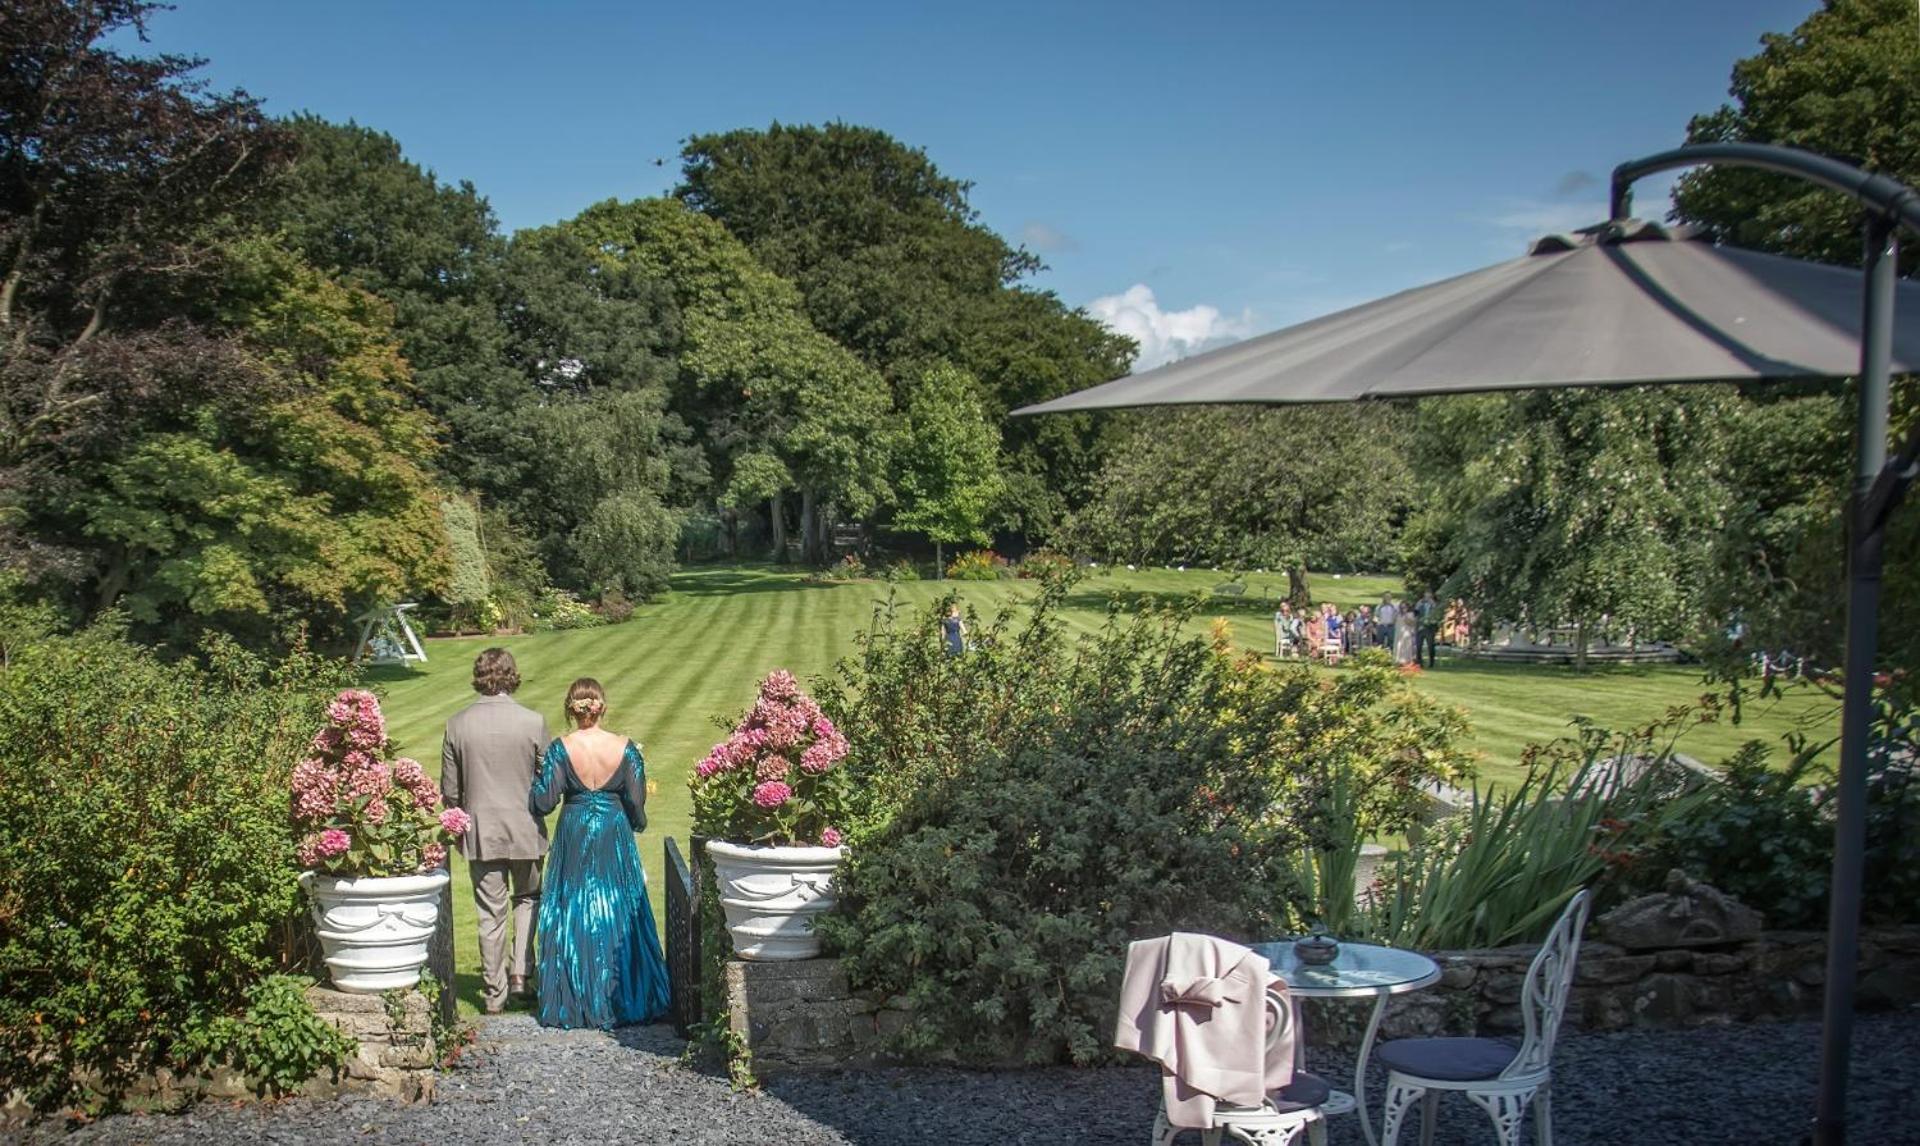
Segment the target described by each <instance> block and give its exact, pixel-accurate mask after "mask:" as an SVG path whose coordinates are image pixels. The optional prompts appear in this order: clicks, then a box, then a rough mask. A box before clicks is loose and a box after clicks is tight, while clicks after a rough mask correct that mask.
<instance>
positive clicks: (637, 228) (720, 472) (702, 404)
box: [564, 199, 891, 560]
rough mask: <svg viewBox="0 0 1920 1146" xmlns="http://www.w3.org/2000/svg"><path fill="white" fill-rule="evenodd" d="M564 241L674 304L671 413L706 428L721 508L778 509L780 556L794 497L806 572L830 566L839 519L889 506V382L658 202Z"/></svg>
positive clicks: (714, 230)
mask: <svg viewBox="0 0 1920 1146" xmlns="http://www.w3.org/2000/svg"><path fill="white" fill-rule="evenodd" d="M564 229H565V230H566V231H568V232H569V233H570V234H571V235H573V236H574V237H575V238H576V239H577V240H578V241H579V242H581V243H582V244H583V245H584V248H585V249H588V250H591V251H592V252H594V254H595V257H596V258H598V259H599V260H601V261H602V262H603V263H604V264H605V265H606V266H607V268H608V270H609V273H614V272H623V273H637V274H640V275H642V276H643V277H645V278H648V279H651V280H653V281H656V282H659V283H661V284H663V285H664V286H665V288H666V290H667V291H668V292H669V294H670V296H671V298H672V300H673V302H674V305H675V307H676V309H677V313H678V315H679V318H680V323H681V326H680V338H681V341H680V343H679V345H678V348H677V361H678V364H679V379H678V381H677V382H676V383H675V397H674V402H673V408H674V409H675V410H676V411H678V412H679V413H680V414H681V415H682V417H683V418H684V419H685V421H686V422H687V423H688V424H689V425H691V426H694V427H697V428H698V430H699V433H700V436H701V438H702V440H703V441H704V443H705V445H706V446H707V448H708V451H709V456H710V458H711V461H712V465H713V473H714V476H715V478H716V480H717V482H718V484H719V488H720V490H721V493H720V497H719V500H720V501H721V502H722V503H723V504H726V505H732V506H741V505H744V504H747V503H748V502H749V501H750V500H751V499H753V498H757V497H762V496H764V497H766V498H767V499H768V510H769V516H770V525H771V526H772V530H773V533H774V536H775V539H776V551H777V552H783V551H784V532H783V531H784V529H785V524H786V518H787V513H786V510H787V506H788V502H789V499H790V498H791V497H793V496H795V495H797V498H798V501H799V522H798V524H799V526H800V534H801V547H802V552H803V555H804V556H805V557H806V559H808V560H816V559H819V558H820V557H822V556H823V554H824V545H825V540H826V538H827V536H828V533H827V530H828V527H829V525H830V524H831V514H830V512H829V510H830V509H833V510H838V511H839V512H842V513H846V514H851V515H853V516H854V517H861V516H864V515H867V514H870V513H872V512H873V510H874V509H875V508H876V507H877V506H878V505H880V504H882V503H884V502H886V501H887V500H889V499H890V497H891V492H890V490H889V489H888V487H887V480H886V478H887V465H888V457H887V448H886V447H887V440H888V423H889V420H890V413H891V409H890V399H889V396H888V392H887V387H886V384H885V382H884V381H883V380H882V379H881V377H880V376H879V374H877V373H876V372H875V371H873V370H872V369H871V368H869V367H867V366H866V365H864V364H863V363H862V362H861V361H860V360H859V359H858V358H856V357H855V356H854V355H853V354H851V353H849V352H848V351H847V350H845V349H844V348H842V347H841V346H839V345H837V344H836V343H835V342H834V341H833V340H832V339H830V338H828V337H826V336H825V335H824V334H822V333H821V332H820V331H818V330H817V329H815V328H814V326H813V325H812V323H810V322H809V321H808V320H807V316H806V314H805V312H804V311H803V310H802V309H801V299H800V295H799V293H798V292H797V291H796V290H795V289H794V287H793V285H792V284H791V283H789V282H787V281H786V280H784V279H782V278H781V277H780V276H778V275H776V274H774V273H772V272H771V271H769V270H768V269H767V268H766V267H764V266H762V265H760V263H759V261H758V260H756V259H755V258H754V257H753V254H752V252H750V251H749V250H747V248H746V247H745V246H744V245H743V244H741V242H740V241H739V240H738V239H736V238H735V237H733V236H732V235H730V234H729V233H728V232H727V230H726V229H725V228H724V227H722V226H720V225H719V224H718V223H716V222H715V221H714V220H712V219H708V218H705V217H704V216H701V215H698V214H695V213H694V212H692V211H689V210H688V209H687V208H686V207H685V206H683V205H682V204H680V203H678V202H676V201H674V200H670V199H654V200H636V201H633V202H628V203H619V202H607V203H602V204H599V205H597V206H594V207H591V208H589V209H588V210H587V211H585V212H583V213H582V214H581V215H580V217H579V218H577V219H575V220H573V221H572V222H570V223H567V224H565V225H564Z"/></svg>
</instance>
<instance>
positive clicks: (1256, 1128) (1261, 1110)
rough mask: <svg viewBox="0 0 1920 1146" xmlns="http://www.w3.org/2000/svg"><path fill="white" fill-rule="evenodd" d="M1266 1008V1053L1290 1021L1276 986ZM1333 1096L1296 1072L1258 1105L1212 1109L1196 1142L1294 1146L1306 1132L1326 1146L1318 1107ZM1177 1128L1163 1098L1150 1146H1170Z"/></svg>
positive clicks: (1317, 1082)
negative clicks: (1209, 1120)
mask: <svg viewBox="0 0 1920 1146" xmlns="http://www.w3.org/2000/svg"><path fill="white" fill-rule="evenodd" d="M1266 1003H1267V1049H1268V1050H1272V1049H1273V1045H1274V1043H1276V1042H1278V1041H1279V1040H1280V1038H1281V1037H1282V1036H1283V1035H1285V1034H1286V1032H1287V1026H1288V1024H1290V1023H1292V1022H1293V1008H1292V1007H1291V1006H1290V1005H1288V1002H1287V996H1286V986H1285V985H1284V984H1275V985H1273V986H1271V987H1269V988H1267V997H1266ZM1331 1093H1332V1089H1331V1088H1330V1087H1329V1086H1328V1085H1327V1083H1326V1082H1325V1081H1324V1080H1323V1079H1321V1078H1320V1077H1319V1076H1318V1075H1312V1074H1308V1073H1307V1072H1305V1071H1295V1072H1294V1075H1293V1081H1292V1082H1290V1083H1288V1084H1287V1085H1286V1086H1284V1087H1282V1088H1280V1089H1279V1090H1276V1091H1274V1092H1273V1093H1272V1094H1270V1095H1268V1096H1267V1100H1266V1101H1265V1102H1262V1103H1261V1104H1260V1105H1258V1106H1233V1105H1230V1104H1228V1103H1224V1102H1223V1103H1218V1104H1216V1105H1215V1106H1214V1108H1213V1125H1212V1126H1211V1127H1209V1128H1207V1129H1205V1130H1202V1131H1201V1132H1200V1141H1201V1142H1202V1143H1204V1146H1220V1136H1221V1135H1222V1134H1225V1135H1227V1136H1228V1137H1229V1138H1232V1139H1233V1140H1235V1141H1237V1142H1245V1143H1247V1144H1248V1146H1292V1144H1293V1143H1295V1142H1298V1141H1299V1140H1300V1132H1301V1131H1302V1130H1305V1131H1306V1132H1307V1141H1308V1142H1309V1143H1311V1146H1326V1142H1327V1124H1326V1120H1325V1117H1324V1116H1323V1114H1322V1113H1321V1110H1320V1106H1321V1104H1322V1103H1324V1102H1326V1101H1327V1096H1328V1095H1329V1094H1331ZM1180 1129H1181V1128H1180V1127H1178V1126H1174V1125H1173V1124H1171V1123H1169V1122H1168V1121H1167V1104H1166V1100H1165V1098H1164V1096H1163V1097H1162V1099H1161V1102H1160V1107H1159V1109H1158V1110H1157V1111H1156V1112H1155V1113H1154V1117H1153V1146H1172V1143H1173V1140H1174V1138H1175V1137H1176V1136H1177V1135H1178V1134H1179V1133H1180Z"/></svg>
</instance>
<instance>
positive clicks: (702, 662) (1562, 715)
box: [369, 568, 1834, 1007]
mask: <svg viewBox="0 0 1920 1146" xmlns="http://www.w3.org/2000/svg"><path fill="white" fill-rule="evenodd" d="M1226 580H1227V578H1226V577H1225V576H1224V575H1222V574H1218V573H1211V572H1206V571H1201V570H1189V571H1185V572H1181V571H1175V570H1140V571H1136V572H1129V571H1126V570H1114V571H1102V572H1101V573H1100V574H1098V575H1096V576H1094V577H1092V578H1090V579H1089V580H1088V581H1086V582H1085V583H1083V584H1082V585H1080V586H1078V587H1077V588H1076V589H1075V591H1074V594H1073V596H1072V597H1071V598H1070V601H1069V604H1070V609H1069V611H1068V617H1067V619H1068V621H1069V623H1070V624H1071V625H1073V626H1075V627H1077V628H1080V629H1082V630H1085V631H1092V630H1093V629H1095V628H1096V627H1097V626H1098V625H1099V624H1100V623H1101V622H1102V619H1103V616H1104V613H1105V608H1106V604H1107V602H1108V600H1109V599H1110V598H1111V597H1113V596H1114V595H1115V594H1120V595H1123V596H1127V597H1139V596H1142V595H1151V596H1156V597H1159V598H1162V599H1169V600H1171V599H1175V598H1179V597H1185V596H1189V595H1191V594H1194V593H1210V592H1211V590H1212V589H1213V588H1214V587H1215V586H1216V585H1219V584H1221V583H1223V582H1224V581H1226ZM1246 583H1247V593H1246V595H1245V596H1243V597H1239V598H1232V597H1224V596H1223V597H1216V598H1214V599H1213V600H1212V601H1211V602H1210V603H1209V605H1208V608H1207V612H1208V614H1210V615H1217V616H1224V617H1227V618H1228V619H1229V621H1230V622H1231V624H1232V631H1233V635H1234V639H1235V640H1236V642H1238V643H1241V644H1243V645H1245V646H1246V647H1249V648H1254V649H1261V650H1269V651H1270V650H1271V648H1272V642H1273V637H1272V633H1273V628H1272V623H1271V621H1270V619H1269V618H1270V615H1271V605H1270V604H1268V603H1267V602H1268V601H1269V600H1270V599H1271V598H1272V597H1274V596H1277V595H1278V594H1280V593H1283V592H1284V591H1285V588H1286V580H1285V578H1284V577H1281V576H1277V575H1266V574H1253V575H1251V576H1249V577H1248V578H1247V579H1246ZM1394 587H1395V582H1394V581H1392V580H1390V579H1387V578H1379V577H1343V578H1339V579H1335V578H1333V577H1330V576H1320V577H1316V578H1315V579H1314V581H1313V591H1314V595H1315V597H1316V598H1317V599H1325V600H1332V601H1334V602H1336V603H1338V604H1340V605H1341V606H1342V607H1343V608H1344V607H1346V606H1347V605H1354V604H1361V603H1366V602H1373V601H1378V600H1379V598H1380V594H1381V593H1382V592H1384V591H1386V590H1388V589H1391V588H1394ZM949 588H953V589H957V590H959V592H960V593H961V595H962V596H963V598H964V599H965V600H967V601H968V602H969V603H971V604H972V605H974V606H975V607H976V608H978V609H979V610H980V611H981V612H983V613H991V612H992V611H993V610H994V609H995V608H996V607H998V606H999V605H1000V604H1002V603H1005V602H1007V601H1010V600H1014V599H1019V598H1023V597H1025V596H1027V595H1030V594H1031V593H1033V592H1034V586H1033V585H1032V584H1031V583H1029V582H1020V581H1000V582H967V583H960V582H948V583H944V584H943V583H939V582H931V581H922V582H908V583H904V584H900V585H897V586H891V585H887V584H884V583H878V582H859V583H852V584H832V585H828V584H817V583H811V582H808V581H805V580H803V579H802V578H801V577H799V576H797V575H794V574H790V573H784V572H776V571H773V570H770V569H766V568H729V569H693V570H688V571H685V572H683V573H681V574H679V575H677V576H676V577H675V578H674V583H673V591H672V593H671V594H669V595H668V596H667V597H666V598H665V599H663V600H661V601H659V602H656V603H654V604H651V605H647V606H645V607H643V608H641V609H640V610H638V611H637V612H636V613H635V614H634V619H633V620H632V621H631V622H629V623H627V624H623V625H614V626H611V627H608V628H603V629H588V630H582V631H578V632H569V633H541V634H536V635H532V636H524V637H506V638H493V639H481V638H473V639H463V640H445V641H433V642H430V643H429V644H428V646H427V651H428V655H429V657H430V658H431V660H430V661H429V663H428V664H427V665H425V666H423V667H421V668H418V669H413V670H408V671H399V670H386V669H381V670H374V671H372V672H371V673H370V674H369V676H370V678H371V680H372V682H373V683H374V684H375V685H376V687H378V688H379V689H380V690H381V691H382V692H383V694H384V696H385V708H386V712H387V719H388V724H389V726H390V728H391V730H392V733H393V736H394V739H395V740H396V742H397V744H398V747H399V750H400V751H402V752H404V753H407V754H409V755H413V756H415V757H417V758H418V759H420V760H421V761H422V762H423V763H425V764H427V765H428V767H429V768H430V769H432V770H434V771H438V768H439V760H440V733H441V728H442V726H443V725H444V724H445V722H446V719H447V718H448V717H449V716H451V715H452V714H453V713H454V712H456V711H458V710H459V709H460V707H461V706H463V705H465V704H466V703H468V702H469V700H470V699H471V698H472V695H473V693H472V691H471V688H470V685H469V674H470V670H471V667H472V662H473V656H474V654H475V653H477V652H478V651H479V650H480V649H482V648H485V647H487V646H488V645H490V644H496V643H497V644H501V645H504V646H505V647H506V648H508V649H510V650H511V651H512V652H513V655H514V657H515V658H516V659H517V660H518V661H519V664H520V675H521V679H522V686H521V689H520V693H519V698H520V700H521V701H522V702H523V703H525V704H527V705H530V706H532V707H534V708H536V709H538V710H540V711H541V712H544V713H546V714H547V717H548V720H549V722H550V723H551V724H552V725H553V727H554V729H555V730H556V731H558V730H559V728H560V726H561V721H560V701H561V698H562V696H563V695H564V693H565V691H566V688H567V685H568V684H569V683H570V682H571V681H572V680H573V679H574V678H575V677H578V676H593V677H597V678H598V679H599V680H600V681H601V683H602V684H604V685H605V686H606V688H607V694H608V712H607V725H608V727H610V728H612V729H614V730H616V731H619V732H622V733H625V734H627V735H629V736H632V737H633V738H634V739H635V740H638V741H639V742H640V743H641V744H642V746H643V747H644V750H645V754H646V758H647V770H648V777H649V779H650V780H652V781H654V782H655V783H656V785H657V787H656V790H655V792H654V794H653V796H652V798H651V799H650V800H649V802H648V820H649V824H648V829H647V832H646V834H645V836H643V837H642V839H641V847H642V851H641V859H642V860H643V862H644V863H645V865H646V868H647V881H648V890H649V892H650V894H651V895H652V896H653V902H654V910H655V913H656V915H658V913H659V912H660V910H661V908H662V898H661V897H662V894H663V893H662V890H661V883H660V879H661V874H662V867H663V862H664V861H663V857H662V851H661V849H662V846H663V845H662V842H661V841H662V840H664V839H665V838H666V837H667V836H673V837H675V838H677V839H679V840H680V841H681V843H682V844H683V845H684V843H685V841H686V837H687V825H688V817H689V813H690V807H689V800H688V795H687V788H686V780H687V776H688V773H689V772H690V771H691V769H692V767H693V764H694V762H695V761H697V760H699V758H700V757H701V756H702V755H704V754H705V753H706V750H707V749H708V748H709V747H711V746H712V744H713V743H714V742H715V741H716V740H718V739H720V738H721V737H722V736H723V735H724V730H723V729H722V728H720V727H718V726H717V725H716V724H715V718H725V719H727V720H731V719H732V718H733V717H734V716H736V715H737V714H738V713H739V712H740V710H742V709H743V708H744V707H745V706H746V705H747V703H748V702H749V701H750V700H751V699H752V697H753V693H754V686H755V685H756V683H757V682H758V681H759V679H760V677H761V676H763V675H764V674H765V673H767V672H768V671H769V670H772V669H775V668H786V669H790V670H792V671H793V672H794V673H796V674H798V675H799V676H800V677H801V679H802V680H805V679H807V678H808V677H811V676H814V675H817V674H819V673H821V672H824V671H825V670H826V669H827V668H828V667H829V666H831V665H832V663H833V662H834V661H835V660H836V659H837V658H839V657H840V656H842V655H844V654H845V653H847V652H849V651H850V650H851V648H852V637H853V635H854V634H855V633H856V632H858V631H859V630H860V629H861V628H862V627H864V626H866V625H867V624H869V623H870V621H871V619H872V616H873V611H874V608H875V607H876V606H877V605H879V604H881V603H882V602H884V601H885V600H887V598H888V596H889V594H890V593H897V594H898V597H899V600H900V601H901V603H902V604H904V605H907V606H909V607H919V606H925V605H927V604H930V603H931V602H932V601H933V600H934V599H935V598H936V597H938V596H939V595H940V594H942V593H943V592H945V591H946V590H947V589H949ZM1335 671H1337V670H1335ZM1414 679H1415V681H1416V683H1417V686H1418V687H1420V688H1422V689H1425V690H1427V691H1430V692H1431V693H1432V694H1433V695H1434V696H1436V697H1438V698H1440V699H1442V700H1444V701H1447V702H1449V703H1453V704H1458V705H1460V706H1461V707H1462V708H1464V709H1466V710H1467V712H1468V715H1469V719H1470V720H1471V721H1472V723H1473V727H1474V746H1475V747H1476V748H1477V749H1478V750H1479V752H1480V753H1481V766H1480V768H1481V775H1482V776H1483V777H1485V778H1487V779H1493V780H1498V779H1500V778H1501V777H1503V776H1510V775H1512V774H1513V772H1514V768H1515V766H1516V763H1517V761H1518V759H1519V754H1520V750H1521V748H1522V747H1523V746H1524V745H1526V744H1528V743H1532V742H1538V741H1543V740H1549V739H1552V738H1553V737H1555V736H1557V735H1560V734H1561V733H1563V732H1564V731H1566V727H1567V722H1568V720H1569V718H1570V717H1572V716H1573V715H1574V714H1576V713H1583V714H1585V715H1588V716H1591V717H1593V718H1595V719H1597V720H1599V721H1601V722H1602V723H1605V724H1613V725H1626V724H1632V723H1639V722H1644V721H1645V720H1648V719H1650V718H1652V717H1654V716H1656V715H1658V714H1659V713H1660V712H1662V711H1664V710H1665V708H1666V707H1667V706H1669V705H1672V704H1676V703H1683V702H1685V701H1687V700H1690V699H1692V698H1693V697H1695V696H1697V695H1698V694H1699V693H1700V692H1701V691H1702V687H1701V685H1700V678H1699V674H1698V672H1697V670H1695V669H1691V668H1687V667H1683V666H1660V667H1650V668H1634V669H1609V670H1599V671H1594V672H1590V673H1588V674H1585V675H1580V674H1576V673H1574V672H1573V671H1572V670H1570V669H1566V668H1554V667H1534V666H1514V665H1491V664H1485V663H1481V662H1477V661H1466V660H1456V661H1447V660H1444V659H1443V660H1442V662H1441V663H1440V665H1439V667H1438V668H1436V669H1435V670H1433V671H1430V672H1426V673H1422V674H1420V675H1419V676H1418V677H1416V678H1414ZM1803 718H1808V719H1819V720H1824V722H1825V724H1824V726H1826V727H1831V726H1832V723H1833V719H1834V717H1833V714H1832V713H1830V712H1827V711H1826V710H1825V709H1814V708H1811V707H1810V706H1809V704H1807V703H1806V702H1801V703H1799V704H1797V705H1794V706H1775V707H1773V708H1770V709H1767V710H1765V711H1750V712H1749V713H1748V716H1747V720H1746V722H1745V723H1744V724H1743V725H1742V726H1741V727H1739V728H1733V727H1729V726H1710V727H1705V728H1700V729H1695V730H1693V731H1692V732H1690V733H1689V734H1688V736H1687V737H1686V739H1685V740H1683V741H1682V744H1681V748H1682V750H1683V751H1686V752H1689V753H1690V754H1692V755H1694V756H1697V757H1699V758H1701V759H1703V760H1707V761H1709V762H1714V761H1718V760H1719V759H1720V758H1721V757H1722V756H1724V755H1725V754H1726V753H1727V752H1729V751H1731V750H1732V749H1733V748H1734V747H1735V746H1737V745H1738V744H1739V743H1741V742H1742V741H1744V740H1747V739H1751V738H1754V737H1759V738H1766V739H1772V738H1777V737H1778V736H1779V735H1780V734H1781V733H1782V732H1784V731H1786V730H1787V728H1788V727H1789V726H1790V725H1791V724H1792V723H1793V722H1794V721H1795V720H1799V719H1803ZM851 731H852V732H853V734H854V735H858V730H851ZM455 867H456V871H455V873H454V881H455V882H454V903H455V923H456V926H457V928H458V934H459V942H460V946H459V955H458V963H459V966H460V968H461V970H462V974H461V975H460V977H459V982H458V984H457V987H458V990H459V994H460V996H461V1000H462V1003H463V1004H464V1005H466V1006H469V1007H472V1006H477V1004H478V1000H479V991H480V986H479V975H478V961H479V954H478V949H477V946H476V939H475V935H474V919H473V901H472V897H471V894H470V893H469V885H468V883H467V877H466V874H465V871H464V866H463V865H461V864H459V862H458V861H457V860H456V862H455Z"/></svg>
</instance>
